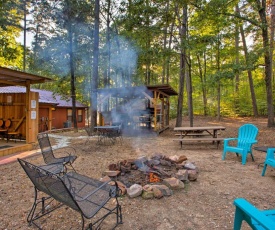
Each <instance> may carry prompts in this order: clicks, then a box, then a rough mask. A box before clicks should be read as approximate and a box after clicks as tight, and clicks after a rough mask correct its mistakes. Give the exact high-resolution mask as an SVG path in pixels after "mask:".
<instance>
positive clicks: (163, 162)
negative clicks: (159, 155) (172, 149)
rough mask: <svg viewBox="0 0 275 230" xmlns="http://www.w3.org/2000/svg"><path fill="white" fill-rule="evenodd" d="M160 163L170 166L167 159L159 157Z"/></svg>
mask: <svg viewBox="0 0 275 230" xmlns="http://www.w3.org/2000/svg"><path fill="white" fill-rule="evenodd" d="M160 164H161V165H162V166H170V167H171V162H170V161H167V160H163V159H160Z"/></svg>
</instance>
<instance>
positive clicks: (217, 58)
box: [216, 34, 221, 120]
mask: <svg viewBox="0 0 275 230" xmlns="http://www.w3.org/2000/svg"><path fill="white" fill-rule="evenodd" d="M216 60H217V63H216V65H217V71H218V73H219V75H218V77H217V119H218V120H220V118H221V82H220V69H221V66H220V65H221V63H220V35H219V34H218V42H217V57H216Z"/></svg>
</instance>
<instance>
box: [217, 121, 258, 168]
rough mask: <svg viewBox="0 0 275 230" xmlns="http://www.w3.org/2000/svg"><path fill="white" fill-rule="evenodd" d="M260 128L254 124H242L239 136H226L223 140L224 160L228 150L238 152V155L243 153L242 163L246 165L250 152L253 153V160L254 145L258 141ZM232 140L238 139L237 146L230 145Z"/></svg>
mask: <svg viewBox="0 0 275 230" xmlns="http://www.w3.org/2000/svg"><path fill="white" fill-rule="evenodd" d="M258 132H259V130H258V128H257V127H256V126H255V125H253V124H245V125H242V126H241V127H240V128H239V130H238V137H237V138H226V139H224V142H223V153H222V160H225V156H226V153H227V152H232V153H236V154H237V156H239V154H240V155H242V164H243V165H245V163H246V158H247V155H248V154H251V157H252V160H253V161H254V157H253V154H252V145H253V144H256V143H257V140H256V138H257V135H258ZM231 141H237V145H236V146H232V145H229V143H230V142H231Z"/></svg>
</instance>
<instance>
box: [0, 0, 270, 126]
mask: <svg viewBox="0 0 275 230" xmlns="http://www.w3.org/2000/svg"><path fill="white" fill-rule="evenodd" d="M274 16H275V0H268V1H266V0H262V1H260V0H232V1H230V0H229V1H228V0H165V1H164V0H153V1H150V0H118V1H110V0H102V1H99V0H89V1H88V0H24V1H22V0H2V1H1V2H0V63H1V64H0V65H1V66H2V67H8V68H13V69H17V70H23V71H26V72H30V73H34V74H39V75H41V76H47V77H51V78H52V79H54V80H55V81H54V82H51V83H47V84H41V85H36V86H35V87H38V88H41V89H50V90H51V91H53V92H56V93H59V94H62V95H70V96H71V97H72V103H73V120H74V121H75V122H73V124H74V127H77V123H76V114H75V108H74V107H75V101H76V100H78V101H81V102H83V103H86V104H89V105H90V108H91V110H92V114H93V115H92V124H94V123H95V122H96V108H97V96H96V89H97V88H113V87H116V88H117V87H127V86H139V85H157V84H170V85H171V86H172V87H173V88H175V89H176V90H177V91H178V93H179V96H178V97H177V98H172V99H171V105H170V106H171V108H170V109H171V110H170V111H171V116H172V117H174V118H177V119H176V126H180V125H181V123H182V115H188V116H189V119H190V125H191V126H192V124H193V115H194V114H199V115H210V116H217V117H218V118H219V117H220V116H255V117H257V116H267V126H268V127H271V126H274V105H273V104H274V99H273V91H274V88H275V83H274V74H273V73H274V65H273V43H274V25H275V18H274ZM22 34H23V38H24V42H23V44H21V43H20V42H18V38H19V37H20V35H22ZM30 34H32V37H33V39H32V43H31V45H30V46H27V44H26V40H27V36H29V35H30Z"/></svg>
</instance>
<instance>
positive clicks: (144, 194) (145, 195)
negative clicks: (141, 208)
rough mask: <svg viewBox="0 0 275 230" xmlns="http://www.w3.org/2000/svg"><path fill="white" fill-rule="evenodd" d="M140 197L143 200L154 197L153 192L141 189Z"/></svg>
mask: <svg viewBox="0 0 275 230" xmlns="http://www.w3.org/2000/svg"><path fill="white" fill-rule="evenodd" d="M142 198H143V199H145V200H148V199H152V198H154V192H153V191H146V190H143V192H142Z"/></svg>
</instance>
